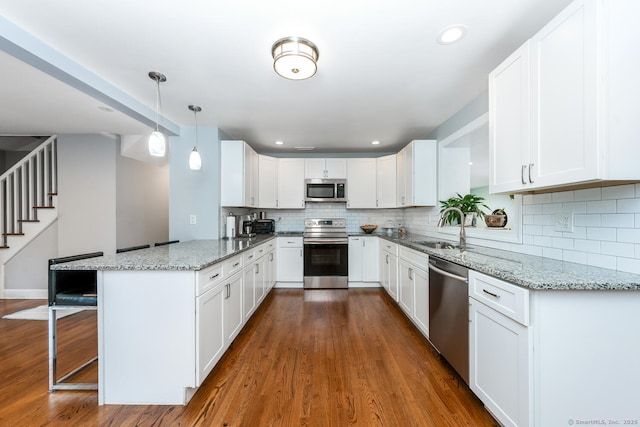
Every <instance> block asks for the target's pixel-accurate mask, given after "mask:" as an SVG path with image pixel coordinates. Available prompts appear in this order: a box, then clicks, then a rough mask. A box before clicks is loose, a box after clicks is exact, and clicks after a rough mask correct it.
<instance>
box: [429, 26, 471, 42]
mask: <svg viewBox="0 0 640 427" xmlns="http://www.w3.org/2000/svg"><path fill="white" fill-rule="evenodd" d="M466 34H467V27H466V26H464V25H461V24H458V25H451V26H450V27H447V28H445V29H443V30H442V31H440V34H438V37H437V38H436V41H437V42H438V43H440V44H445V45H446V44H451V43H455V42H457V41H458V40H460V39H461V38H463V37H464V36H465V35H466Z"/></svg>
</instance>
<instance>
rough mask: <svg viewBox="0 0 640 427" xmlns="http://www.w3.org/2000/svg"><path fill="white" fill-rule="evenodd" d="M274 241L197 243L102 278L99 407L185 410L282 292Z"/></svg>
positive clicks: (135, 255) (135, 257) (127, 256)
mask: <svg viewBox="0 0 640 427" xmlns="http://www.w3.org/2000/svg"><path fill="white" fill-rule="evenodd" d="M275 242H276V240H275V237H274V236H272V235H260V236H259V237H256V238H252V239H232V240H227V239H220V240H196V241H190V242H183V243H175V244H171V245H166V246H158V247H153V248H149V249H143V250H138V251H132V252H125V253H121V254H117V255H112V256H104V257H101V258H94V259H93V260H92V261H91V262H74V263H68V265H65V266H62V265H60V267H57V266H56V267H55V268H57V269H84V270H98V361H99V368H98V370H99V372H98V378H99V379H98V402H99V404H132V405H135V404H158V405H174V404H178V405H181V404H186V403H188V401H189V400H190V399H191V397H192V396H193V394H194V393H195V391H196V390H197V388H198V387H199V386H200V384H201V383H202V381H204V379H205V378H206V376H207V374H208V373H209V372H210V371H211V369H213V367H214V366H215V364H216V363H217V361H218V360H219V359H220V357H222V355H223V354H224V352H225V350H226V349H227V348H228V346H229V345H230V344H231V342H233V339H234V338H235V337H236V335H237V334H238V333H239V332H240V330H241V329H242V327H243V326H244V324H245V323H246V321H247V320H248V319H249V318H250V317H251V315H252V314H253V313H254V312H255V310H256V308H257V307H258V306H259V304H260V303H261V302H262V301H263V300H264V297H265V296H266V295H267V293H268V292H269V291H270V290H271V288H272V287H273V285H274V278H275V256H274V251H275Z"/></svg>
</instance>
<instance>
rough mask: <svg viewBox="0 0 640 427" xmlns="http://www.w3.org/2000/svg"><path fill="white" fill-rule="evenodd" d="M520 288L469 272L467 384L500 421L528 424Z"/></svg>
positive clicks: (525, 302)
mask: <svg viewBox="0 0 640 427" xmlns="http://www.w3.org/2000/svg"><path fill="white" fill-rule="evenodd" d="M528 317H529V292H528V291H527V290H526V289H523V288H520V287H518V286H515V285H512V284H510V283H506V282H504V281H501V280H498V279H495V278H493V277H489V276H486V275H484V274H481V273H478V272H476V271H470V272H469V322H470V323H469V387H470V388H471V390H472V391H473V392H474V393H475V394H476V395H477V396H478V397H479V398H480V400H481V401H482V403H484V405H485V406H486V408H487V409H488V410H489V411H490V412H491V413H492V414H493V416H494V417H496V418H497V419H498V421H500V422H501V423H502V424H503V425H505V426H520V427H522V426H530V425H533V423H532V411H531V397H532V392H531V388H532V385H533V382H532V378H531V375H532V369H531V362H532V356H531V355H532V346H531V334H530V331H529V327H528V326H527V325H528V323H529V319H528Z"/></svg>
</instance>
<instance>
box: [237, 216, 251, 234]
mask: <svg viewBox="0 0 640 427" xmlns="http://www.w3.org/2000/svg"><path fill="white" fill-rule="evenodd" d="M255 235H256V233H255V232H254V231H253V218H251V215H238V216H236V237H255Z"/></svg>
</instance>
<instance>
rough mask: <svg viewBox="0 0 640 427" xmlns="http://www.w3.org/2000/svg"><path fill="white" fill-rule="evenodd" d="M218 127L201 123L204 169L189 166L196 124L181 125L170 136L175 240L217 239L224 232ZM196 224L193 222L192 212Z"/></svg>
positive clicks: (171, 229)
mask: <svg viewBox="0 0 640 427" xmlns="http://www.w3.org/2000/svg"><path fill="white" fill-rule="evenodd" d="M222 138H227V136H226V135H224V133H222V132H220V131H219V130H218V128H201V127H198V152H200V156H201V157H202V170H200V171H192V170H190V169H189V154H190V153H191V150H192V149H193V146H194V144H195V128H193V127H191V128H188V127H185V128H182V129H181V132H180V136H179V137H171V138H169V143H170V150H171V157H170V159H169V167H170V169H169V173H170V184H169V237H170V239H171V240H175V239H177V240H181V241H185V240H193V239H217V238H219V236H220V233H219V230H220V139H222ZM190 215H195V216H196V224H193V225H192V224H189V216H190Z"/></svg>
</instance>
